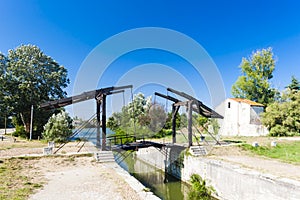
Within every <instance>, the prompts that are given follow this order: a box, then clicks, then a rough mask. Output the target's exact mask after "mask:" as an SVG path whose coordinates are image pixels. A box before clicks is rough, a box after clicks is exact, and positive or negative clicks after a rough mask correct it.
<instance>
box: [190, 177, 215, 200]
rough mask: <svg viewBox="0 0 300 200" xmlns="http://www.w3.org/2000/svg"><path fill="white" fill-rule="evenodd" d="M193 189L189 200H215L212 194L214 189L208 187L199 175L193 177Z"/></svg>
mask: <svg viewBox="0 0 300 200" xmlns="http://www.w3.org/2000/svg"><path fill="white" fill-rule="evenodd" d="M191 183H192V189H191V191H190V192H189V194H188V197H189V200H198V199H202V200H211V199H213V198H212V196H211V194H212V193H213V192H214V189H213V188H212V187H210V186H206V182H205V180H204V179H202V178H201V176H200V175H198V174H193V175H192V176H191Z"/></svg>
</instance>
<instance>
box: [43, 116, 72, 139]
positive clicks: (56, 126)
mask: <svg viewBox="0 0 300 200" xmlns="http://www.w3.org/2000/svg"><path fill="white" fill-rule="evenodd" d="M71 134H72V119H71V117H70V116H69V115H68V114H67V113H66V112H65V111H61V112H60V113H58V114H53V115H52V116H51V117H50V118H49V120H48V122H47V123H46V125H45V126H44V132H43V138H44V139H45V140H47V141H55V142H64V141H66V140H67V138H68V137H69V136H70V135H71Z"/></svg>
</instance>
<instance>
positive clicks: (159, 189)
mask: <svg viewBox="0 0 300 200" xmlns="http://www.w3.org/2000/svg"><path fill="white" fill-rule="evenodd" d="M115 159H116V160H117V161H118V160H120V161H121V162H118V163H119V165H120V166H121V167H122V168H123V169H125V170H126V171H127V172H129V173H130V174H131V175H133V176H134V177H135V178H136V179H137V180H139V181H140V182H141V183H142V184H143V185H144V186H145V187H147V188H149V189H150V191H152V192H153V193H154V194H155V195H156V196H158V197H159V198H161V199H163V200H183V199H188V198H187V197H188V192H189V186H188V185H187V184H186V183H183V182H181V181H180V180H179V179H177V178H175V177H173V176H171V175H168V174H166V173H165V172H164V171H162V170H160V169H157V168H155V167H153V166H151V165H149V164H147V163H145V162H143V161H141V160H139V159H136V158H135V156H134V152H132V153H127V154H126V156H124V155H123V156H121V155H120V154H117V153H116V154H115Z"/></svg>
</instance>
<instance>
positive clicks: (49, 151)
mask: <svg viewBox="0 0 300 200" xmlns="http://www.w3.org/2000/svg"><path fill="white" fill-rule="evenodd" d="M52 151H53V148H52V147H44V155H51V154H52Z"/></svg>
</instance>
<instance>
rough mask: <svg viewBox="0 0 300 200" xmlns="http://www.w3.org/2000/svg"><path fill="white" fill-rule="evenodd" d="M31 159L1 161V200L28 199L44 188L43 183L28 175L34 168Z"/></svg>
mask: <svg viewBox="0 0 300 200" xmlns="http://www.w3.org/2000/svg"><path fill="white" fill-rule="evenodd" d="M28 159H29V158H26V159H24V158H11V159H2V160H0V191H1V192H0V199H1V200H6V199H7V200H11V199H14V200H22V199H27V198H28V197H29V195H30V194H32V193H33V191H34V190H35V189H38V188H40V187H42V184H43V183H42V182H39V181H37V180H36V179H34V177H33V176H32V174H29V173H26V172H27V170H28V169H30V168H32V166H31V165H30V164H29V162H28Z"/></svg>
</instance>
